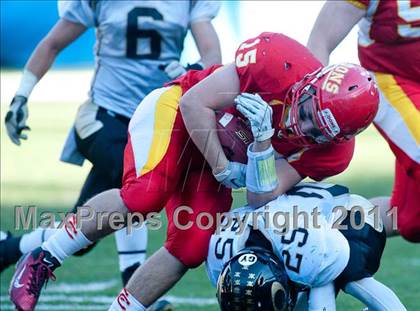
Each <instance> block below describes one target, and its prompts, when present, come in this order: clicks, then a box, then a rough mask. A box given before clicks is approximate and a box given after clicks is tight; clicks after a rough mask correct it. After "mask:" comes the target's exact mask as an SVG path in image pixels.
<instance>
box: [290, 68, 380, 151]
mask: <svg viewBox="0 0 420 311" xmlns="http://www.w3.org/2000/svg"><path fill="white" fill-rule="evenodd" d="M309 99H311V101H308V100H309ZM303 103H306V104H307V103H309V105H310V112H311V113H310V114H311V119H312V122H313V124H314V127H315V128H316V130H317V132H318V133H319V136H318V137H313V136H310V135H308V134H305V131H304V130H303V129H302V126H301V124H300V123H301V122H300V118H299V113H300V110H299V108H300V106H301V105H303ZM378 104H379V93H378V89H377V86H376V84H375V82H374V79H373V77H372V76H371V74H370V73H369V72H368V71H367V70H366V69H364V68H363V67H361V66H359V65H355V64H350V63H341V64H337V65H331V66H327V67H324V68H320V69H318V70H316V71H315V72H313V73H311V74H308V75H306V76H305V77H304V78H303V79H302V80H301V81H299V82H297V83H295V84H294V85H293V86H292V87H291V88H290V89H289V91H288V94H287V96H286V105H284V106H285V109H287V110H289V111H288V112H287V111H284V112H285V113H284V114H283V115H284V116H285V118H287V120H286V121H285V122H284V124H285V127H284V129H283V130H282V132H283V133H282V134H283V136H285V137H287V138H288V140H290V141H291V142H294V143H296V144H299V145H303V146H310V145H314V144H323V143H340V142H343V141H346V140H349V139H351V138H353V137H354V136H355V135H356V134H358V133H360V132H361V131H363V130H364V129H365V128H366V127H367V126H368V125H369V124H370V123H371V122H372V121H373V118H374V117H375V115H376V112H377V110H378ZM290 134H291V135H290Z"/></svg>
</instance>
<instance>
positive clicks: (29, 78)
mask: <svg viewBox="0 0 420 311" xmlns="http://www.w3.org/2000/svg"><path fill="white" fill-rule="evenodd" d="M38 81H39V79H38V78H37V77H36V76H35V75H34V74H33V73H32V72H31V71H29V70H27V69H24V70H23V75H22V79H21V80H20V85H19V88H18V90H17V91H16V95H20V96H23V97H26V98H28V97H29V95H30V94H31V92H32V90H33V88H34V87H35V85H36V84H37V83H38Z"/></svg>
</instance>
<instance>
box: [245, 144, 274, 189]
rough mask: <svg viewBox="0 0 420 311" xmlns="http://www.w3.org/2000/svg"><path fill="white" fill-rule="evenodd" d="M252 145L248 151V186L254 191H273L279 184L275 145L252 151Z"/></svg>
mask: <svg viewBox="0 0 420 311" xmlns="http://www.w3.org/2000/svg"><path fill="white" fill-rule="evenodd" d="M252 146H253V144H251V145H249V146H248V151H247V156H248V165H247V170H246V187H247V189H248V190H249V191H251V192H254V193H264V192H271V191H273V190H274V189H276V187H277V186H278V184H279V180H278V178H277V172H276V161H275V159H274V149H273V146H271V145H270V147H269V148H268V149H266V150H264V151H259V152H254V151H251V148H252Z"/></svg>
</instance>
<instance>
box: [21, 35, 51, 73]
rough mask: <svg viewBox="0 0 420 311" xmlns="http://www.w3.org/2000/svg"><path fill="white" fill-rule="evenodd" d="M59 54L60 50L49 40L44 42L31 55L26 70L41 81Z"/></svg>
mask: <svg viewBox="0 0 420 311" xmlns="http://www.w3.org/2000/svg"><path fill="white" fill-rule="evenodd" d="M58 53H59V50H57V49H55V48H54V47H53V46H52V45H51V43H50V42H48V40H43V41H41V42H40V43H39V45H38V46H37V48H36V49H35V51H34V52H33V54H32V55H31V58H30V59H29V61H28V62H27V64H26V66H25V69H26V70H29V71H30V72H32V73H33V74H34V75H35V76H36V77H37V78H38V79H41V78H42V77H43V76H44V75H45V74H46V73H47V71H48V69H49V68H50V67H51V65H52V64H53V62H54V60H55V58H56V57H57V55H58Z"/></svg>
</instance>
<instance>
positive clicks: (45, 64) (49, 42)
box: [18, 19, 86, 97]
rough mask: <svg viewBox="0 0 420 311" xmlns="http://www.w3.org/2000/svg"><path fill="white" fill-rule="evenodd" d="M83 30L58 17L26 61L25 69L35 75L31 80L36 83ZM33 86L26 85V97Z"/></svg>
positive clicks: (23, 80)
mask: <svg viewBox="0 0 420 311" xmlns="http://www.w3.org/2000/svg"><path fill="white" fill-rule="evenodd" d="M85 30H86V28H85V27H84V26H83V25H81V24H77V23H72V22H69V21H67V20H64V19H60V20H59V21H58V22H57V23H56V24H55V25H54V27H53V28H52V29H51V31H50V32H49V33H48V35H47V36H46V37H45V38H44V39H43V40H42V41H41V42H40V43H39V44H38V46H37V47H36V49H35V50H34V52H33V53H32V55H31V57H30V59H29V60H28V62H27V63H26V66H25V69H26V71H27V72H29V73H30V75H33V77H35V79H34V78H33V77H32V80H31V81H35V80H36V81H35V83H36V82H37V81H38V80H39V79H41V78H42V77H43V76H44V75H45V73H46V72H47V71H48V70H49V68H50V67H51V65H52V64H53V62H54V60H55V58H56V57H57V55H58V54H59V53H60V52H61V51H62V50H63V49H64V48H65V47H67V46H68V45H69V44H70V43H71V42H73V41H74V40H76V39H77V38H78V37H79V36H80V35H81V34H82V33H83V32H84V31H85ZM27 72H25V73H24V76H23V78H22V83H23V84H25V80H28V78H27V76H26V74H27ZM26 84H27V83H26ZM34 86H35V84H34V83H33V85H29V86H27V87H26V90H25V93H27V95H26V97H27V96H28V95H29V93H30V92H31V91H32V88H33V87H34ZM18 92H19V90H18Z"/></svg>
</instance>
